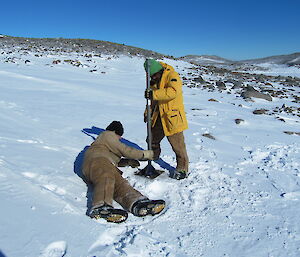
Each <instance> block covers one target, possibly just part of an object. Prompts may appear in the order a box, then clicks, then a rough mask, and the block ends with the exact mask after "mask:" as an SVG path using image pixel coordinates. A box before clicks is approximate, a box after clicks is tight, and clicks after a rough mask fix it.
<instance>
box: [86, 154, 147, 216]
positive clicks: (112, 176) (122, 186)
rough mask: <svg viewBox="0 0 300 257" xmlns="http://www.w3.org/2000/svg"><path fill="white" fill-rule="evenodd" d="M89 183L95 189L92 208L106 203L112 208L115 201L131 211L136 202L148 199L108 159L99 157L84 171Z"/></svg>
mask: <svg viewBox="0 0 300 257" xmlns="http://www.w3.org/2000/svg"><path fill="white" fill-rule="evenodd" d="M83 172H84V175H85V177H86V178H87V181H88V182H89V183H91V184H92V185H93V187H94V190H93V202H92V206H93V207H94V206H101V205H103V204H104V203H106V204H109V205H111V206H112V203H113V200H115V201H116V202H117V203H119V204H120V205H121V206H122V207H123V208H124V209H125V210H127V211H130V210H131V207H132V205H133V203H134V202H136V201H137V200H140V199H144V198H146V197H145V196H143V195H142V194H141V193H140V192H138V191H137V190H135V189H134V188H133V187H132V186H131V185H130V184H129V183H128V181H127V180H126V179H124V178H123V177H122V175H121V171H120V170H119V169H118V168H117V167H115V166H114V165H113V164H112V163H111V162H110V161H109V160H108V159H106V158H103V157H99V158H96V159H94V160H93V161H92V162H91V164H90V166H89V167H88V168H86V170H84V171H83Z"/></svg>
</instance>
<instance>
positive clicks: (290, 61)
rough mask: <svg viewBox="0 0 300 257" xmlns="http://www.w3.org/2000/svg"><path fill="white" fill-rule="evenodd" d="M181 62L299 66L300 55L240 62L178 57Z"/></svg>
mask: <svg viewBox="0 0 300 257" xmlns="http://www.w3.org/2000/svg"><path fill="white" fill-rule="evenodd" d="M180 59H181V60H185V61H188V62H192V63H196V64H201V65H214V64H222V65H226V64H251V65H255V64H263V63H271V64H285V65H288V66H294V65H300V53H293V54H288V55H276V56H270V57H265V58H258V59H250V60H242V61H231V60H228V59H224V58H222V57H219V56H214V55H186V56H183V57H180Z"/></svg>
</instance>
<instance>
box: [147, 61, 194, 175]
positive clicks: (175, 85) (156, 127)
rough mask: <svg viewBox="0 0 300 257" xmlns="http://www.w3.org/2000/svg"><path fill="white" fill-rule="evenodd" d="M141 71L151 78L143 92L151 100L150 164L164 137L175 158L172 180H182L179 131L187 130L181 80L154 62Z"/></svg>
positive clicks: (184, 154)
mask: <svg viewBox="0 0 300 257" xmlns="http://www.w3.org/2000/svg"><path fill="white" fill-rule="evenodd" d="M147 62H148V63H147ZM144 67H145V70H146V72H147V67H148V70H149V72H150V77H151V80H150V89H146V91H145V98H146V99H150V100H151V124H152V128H151V132H152V150H153V151H154V160H156V159H158V158H159V156H160V153H161V148H160V142H161V140H162V139H163V138H164V137H165V136H166V137H167V139H168V141H169V143H170V145H171V147H172V149H173V151H174V153H175V155H176V162H177V166H176V170H175V172H174V174H173V175H172V178H175V179H178V180H179V179H184V178H186V177H187V175H188V164H189V159H188V155H187V150H186V145H185V141H184V135H183V131H184V130H186V129H187V128H188V123H187V119H186V115H185V111H184V104H183V93H182V82H181V79H180V77H179V75H178V73H177V72H176V71H175V70H174V68H173V67H172V66H170V65H168V64H166V63H163V62H158V61H156V60H154V59H148V60H146V62H145V63H144ZM146 116H147V110H146V111H145V117H146ZM145 121H146V118H145Z"/></svg>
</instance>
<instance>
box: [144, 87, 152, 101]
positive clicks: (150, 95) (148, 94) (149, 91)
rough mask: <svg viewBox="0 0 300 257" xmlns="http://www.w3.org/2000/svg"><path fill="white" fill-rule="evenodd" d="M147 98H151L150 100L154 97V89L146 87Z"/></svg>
mask: <svg viewBox="0 0 300 257" xmlns="http://www.w3.org/2000/svg"><path fill="white" fill-rule="evenodd" d="M145 98H146V99H150V100H152V99H153V91H152V89H146V90H145Z"/></svg>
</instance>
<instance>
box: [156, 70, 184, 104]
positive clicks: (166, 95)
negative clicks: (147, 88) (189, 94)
mask: <svg viewBox="0 0 300 257" xmlns="http://www.w3.org/2000/svg"><path fill="white" fill-rule="evenodd" d="M181 85H182V84H181V80H180V77H179V75H178V73H177V72H172V73H170V74H169V76H168V78H165V79H163V80H162V81H161V83H160V88H159V89H154V90H153V100H156V101H171V100H173V99H175V98H176V96H177V94H178V91H179V90H181Z"/></svg>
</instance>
